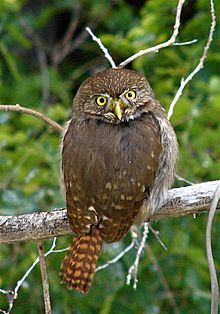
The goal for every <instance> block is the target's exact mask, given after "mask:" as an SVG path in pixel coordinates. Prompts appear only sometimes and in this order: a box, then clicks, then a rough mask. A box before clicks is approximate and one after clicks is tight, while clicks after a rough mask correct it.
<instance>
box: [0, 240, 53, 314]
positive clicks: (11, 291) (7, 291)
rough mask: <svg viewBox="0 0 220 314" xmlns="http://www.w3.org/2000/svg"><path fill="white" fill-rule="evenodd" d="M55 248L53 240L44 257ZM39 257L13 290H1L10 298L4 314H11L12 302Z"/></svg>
mask: <svg viewBox="0 0 220 314" xmlns="http://www.w3.org/2000/svg"><path fill="white" fill-rule="evenodd" d="M55 247H56V238H54V239H53V242H52V245H51V248H50V249H49V251H47V253H46V254H45V255H44V256H45V257H46V256H48V255H49V254H51V253H53V252H54V248H55ZM39 260H40V259H39V257H38V258H37V259H36V260H35V261H34V262H33V264H32V265H31V266H30V267H29V268H28V270H27V271H26V272H25V274H24V275H23V276H22V278H21V279H20V280H18V282H17V284H16V287H15V289H14V290H3V289H1V290H0V292H1V293H4V294H8V295H10V296H12V297H11V298H10V299H9V308H8V310H7V312H5V313H6V314H8V313H11V310H12V308H13V306H14V301H15V300H16V299H17V297H18V291H19V289H20V287H21V286H22V284H23V283H24V282H25V280H26V278H27V277H28V276H29V274H30V273H31V272H32V270H33V269H34V267H35V266H36V265H37V264H38V263H39Z"/></svg>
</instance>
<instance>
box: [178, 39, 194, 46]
mask: <svg viewBox="0 0 220 314" xmlns="http://www.w3.org/2000/svg"><path fill="white" fill-rule="evenodd" d="M197 41H198V39H193V40H189V41H184V42H182V43H176V42H175V43H173V46H186V45H192V44H195V43H197Z"/></svg>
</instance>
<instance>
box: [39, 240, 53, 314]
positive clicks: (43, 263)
mask: <svg viewBox="0 0 220 314" xmlns="http://www.w3.org/2000/svg"><path fill="white" fill-rule="evenodd" d="M37 246H38V252H39V261H40V272H41V278H42V285H43V295H44V305H45V314H51V313H52V310H51V301H50V287H49V280H48V275H47V265H46V261H45V256H44V255H45V253H44V244H43V242H39V243H38V244H37Z"/></svg>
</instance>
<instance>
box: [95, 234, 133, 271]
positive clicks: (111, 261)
mask: <svg viewBox="0 0 220 314" xmlns="http://www.w3.org/2000/svg"><path fill="white" fill-rule="evenodd" d="M131 238H132V241H131V243H130V244H129V245H128V246H127V247H126V248H125V249H124V250H123V251H122V252H121V253H120V254H118V255H117V256H116V257H115V258H113V259H112V260H110V261H108V262H107V263H105V264H103V265H101V266H98V267H97V268H96V270H95V272H97V271H99V270H102V269H105V268H107V267H109V266H110V265H112V264H115V263H117V262H118V261H119V260H120V259H121V258H122V257H123V256H124V255H125V254H126V253H128V252H129V251H130V250H131V249H133V247H134V246H135V244H136V242H137V233H136V232H134V231H131Z"/></svg>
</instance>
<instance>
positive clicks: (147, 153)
mask: <svg viewBox="0 0 220 314" xmlns="http://www.w3.org/2000/svg"><path fill="white" fill-rule="evenodd" d="M160 152H161V143H160V135H159V131H158V129H157V126H156V124H155V123H154V121H153V120H152V118H151V117H148V116H146V117H144V118H142V119H139V120H135V121H130V122H128V123H123V124H119V125H112V124H108V123H105V122H102V121H100V122H99V121H97V120H88V121H84V122H82V123H81V124H76V123H75V124H74V121H73V122H72V124H71V128H70V127H69V129H68V130H67V133H66V136H65V137H64V145H63V152H62V155H63V156H62V157H63V172H64V181H65V182H70V181H72V184H71V185H72V189H77V187H78V190H79V188H80V191H81V193H82V194H83V195H84V198H85V199H91V198H94V197H96V198H98V197H99V195H102V199H103V201H105V203H106V200H107V199H110V198H111V199H114V200H115V199H119V198H120V197H121V195H122V197H121V198H122V199H123V195H125V197H126V195H127V197H128V198H129V197H130V198H131V197H132V198H134V195H136V198H137V199H138V200H140V199H141V198H142V199H143V197H144V193H145V192H146V190H147V189H148V188H149V186H150V185H151V184H152V181H153V179H154V177H155V173H156V171H157V168H158V162H159V155H160ZM74 186H75V188H74ZM78 192H79V191H78ZM103 195H104V196H103Z"/></svg>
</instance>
